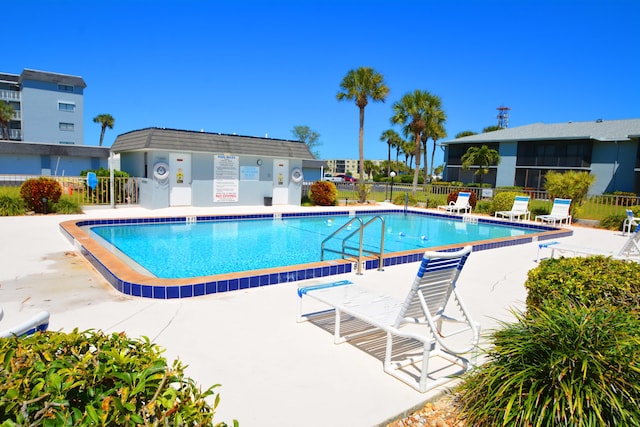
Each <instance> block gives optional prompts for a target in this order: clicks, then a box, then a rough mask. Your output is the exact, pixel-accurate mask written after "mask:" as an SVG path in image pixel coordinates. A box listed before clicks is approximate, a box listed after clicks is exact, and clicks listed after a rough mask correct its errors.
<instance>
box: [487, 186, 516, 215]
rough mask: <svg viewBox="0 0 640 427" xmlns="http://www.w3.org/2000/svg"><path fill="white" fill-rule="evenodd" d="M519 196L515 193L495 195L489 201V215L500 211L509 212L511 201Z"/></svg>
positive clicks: (507, 192) (505, 192)
mask: <svg viewBox="0 0 640 427" xmlns="http://www.w3.org/2000/svg"><path fill="white" fill-rule="evenodd" d="M520 195H522V194H521V193H518V192H516V191H501V192H499V193H496V195H495V196H493V200H492V201H491V209H490V212H489V213H490V214H491V215H493V214H495V213H496V212H500V211H510V210H511V208H512V207H513V201H514V200H515V199H516V196H520Z"/></svg>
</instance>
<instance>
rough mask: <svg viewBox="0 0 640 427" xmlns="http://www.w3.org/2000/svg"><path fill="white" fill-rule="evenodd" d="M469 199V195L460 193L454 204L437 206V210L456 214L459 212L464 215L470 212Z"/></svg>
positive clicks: (463, 192) (465, 192) (464, 192)
mask: <svg viewBox="0 0 640 427" xmlns="http://www.w3.org/2000/svg"><path fill="white" fill-rule="evenodd" d="M469 197H471V193H469V192H467V191H461V192H459V193H458V197H457V198H456V201H455V202H453V201H452V202H450V203H449V204H448V205H441V206H438V209H442V210H445V211H447V212H454V211H455V212H456V213H460V211H464V212H465V213H467V212H471V205H470V204H469Z"/></svg>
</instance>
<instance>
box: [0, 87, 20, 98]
mask: <svg viewBox="0 0 640 427" xmlns="http://www.w3.org/2000/svg"><path fill="white" fill-rule="evenodd" d="M0 100H2V101H20V92H18V91H15V90H0Z"/></svg>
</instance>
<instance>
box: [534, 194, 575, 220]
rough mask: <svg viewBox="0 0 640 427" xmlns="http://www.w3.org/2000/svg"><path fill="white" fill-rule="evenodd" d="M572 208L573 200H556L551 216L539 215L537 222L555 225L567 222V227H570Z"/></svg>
mask: <svg viewBox="0 0 640 427" xmlns="http://www.w3.org/2000/svg"><path fill="white" fill-rule="evenodd" d="M570 208H571V199H554V200H553V206H552V207H551V212H550V213H549V215H538V216H536V221H537V220H540V221H541V222H547V223H550V224H553V225H556V223H560V224H562V223H563V222H566V223H567V225H569V224H571V214H570V213H569V210H570Z"/></svg>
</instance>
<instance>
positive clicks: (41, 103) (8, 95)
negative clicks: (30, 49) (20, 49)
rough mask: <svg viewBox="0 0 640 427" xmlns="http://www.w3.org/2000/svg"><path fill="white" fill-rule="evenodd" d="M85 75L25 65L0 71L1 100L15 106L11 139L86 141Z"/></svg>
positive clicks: (61, 141)
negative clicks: (12, 71)
mask: <svg viewBox="0 0 640 427" xmlns="http://www.w3.org/2000/svg"><path fill="white" fill-rule="evenodd" d="M86 87H87V85H86V83H85V82H84V80H83V79H82V77H77V76H71V75H67V74H58V73H51V72H45V71H36V70H29V69H25V70H23V71H22V73H20V74H8V73H0V101H5V102H8V103H9V105H10V106H11V107H12V108H13V111H14V113H13V118H12V120H11V121H10V122H9V140H10V141H23V142H36V143H47V144H65V145H83V144H84V124H83V123H84V122H83V119H84V105H83V102H84V101H83V96H84V89H85V88H86Z"/></svg>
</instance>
